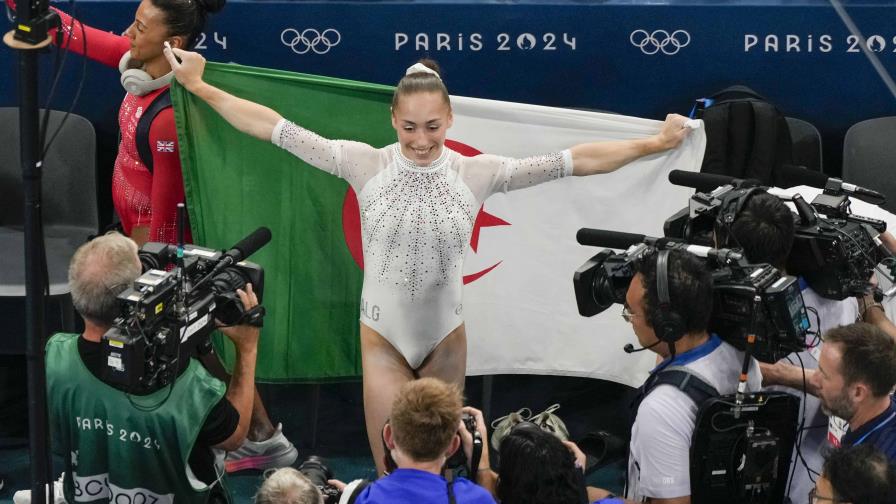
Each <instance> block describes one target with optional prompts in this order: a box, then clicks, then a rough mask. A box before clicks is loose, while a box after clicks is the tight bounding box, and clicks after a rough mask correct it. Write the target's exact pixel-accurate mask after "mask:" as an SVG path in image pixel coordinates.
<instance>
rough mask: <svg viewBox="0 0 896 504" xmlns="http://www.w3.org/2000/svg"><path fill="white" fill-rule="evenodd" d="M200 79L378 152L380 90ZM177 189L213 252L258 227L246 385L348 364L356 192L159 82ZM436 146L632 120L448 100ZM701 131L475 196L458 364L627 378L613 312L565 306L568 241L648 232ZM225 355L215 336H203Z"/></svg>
mask: <svg viewBox="0 0 896 504" xmlns="http://www.w3.org/2000/svg"><path fill="white" fill-rule="evenodd" d="M204 78H205V80H206V81H207V82H209V83H211V84H213V85H215V86H218V87H220V88H222V89H224V90H226V91H228V92H231V93H233V94H235V95H237V96H240V97H242V98H246V99H248V100H251V101H255V102H258V103H262V104H265V105H267V106H270V107H271V108H273V109H275V110H277V111H278V112H279V113H281V114H282V115H283V116H284V117H287V118H289V119H290V120H292V121H293V122H296V123H298V124H299V125H301V126H304V127H306V128H308V129H310V130H312V131H315V132H317V133H319V134H321V135H323V136H324V137H326V138H340V139H352V140H359V141H362V142H366V143H369V144H371V145H374V146H376V147H382V146H385V145H388V144H390V143H393V142H395V132H394V131H393V130H392V128H391V125H390V122H389V114H390V112H389V104H390V102H391V97H392V88H391V87H388V86H381V85H376V84H368V83H361V82H354V81H346V80H341V79H333V78H327V77H319V76H311V75H302V74H295V73H291V72H282V71H276V70H264V69H257V68H249V67H243V66H238V65H222V64H215V63H209V64H208V65H207V67H206V70H205V75H204ZM172 98H173V101H174V104H175V111H176V118H177V124H178V132H179V133H178V134H179V141H180V152H181V159H182V161H183V169H184V184H185V186H186V192H187V198H188V202H189V208H190V219H191V224H192V226H193V237H194V240H195V241H196V243H199V244H204V245H207V246H212V247H218V248H224V247H228V246H229V245H231V244H233V243H235V242H236V241H237V240H239V239H240V238H241V237H242V236H244V235H245V234H248V233H249V232H250V231H252V230H254V229H255V228H256V227H258V226H260V225H265V226H268V227H270V228H271V231H272V234H273V237H274V238H273V240H272V242H271V244H269V245H268V246H267V247H265V248H264V249H262V250H261V251H260V252H258V253H257V254H255V255H254V256H253V257H252V258H251V260H253V261H255V262H258V263H260V264H261V265H263V266H264V268H265V271H266V275H267V278H266V282H265V286H264V305H265V306H266V307H267V311H268V316H267V317H266V319H265V327H264V331H263V333H262V338H261V342H260V344H259V354H258V355H259V357H258V370H257V376H258V378H259V379H261V380H268V381H278V380H280V381H285V380H290V381H292V380H308V379H313V380H320V379H333V378H340V377H347V376H357V375H359V374H360V371H361V369H360V355H359V344H358V314H359V303H360V290H361V278H362V272H361V267H362V260H361V241H360V240H361V238H360V224H359V223H360V219H359V217H358V213H357V200H356V199H355V197H354V194H353V193H352V191H351V189H350V187H349V186H348V184H347V183H346V182H344V181H343V180H341V179H338V178H336V177H334V176H331V175H328V174H326V173H323V172H321V171H319V170H317V169H314V168H312V167H310V166H308V165H306V164H305V163H304V162H302V161H301V160H299V159H297V158H295V157H293V156H292V155H290V154H288V153H287V152H285V151H282V150H281V149H279V148H277V147H275V146H274V145H272V144H270V143H268V142H263V141H259V140H255V139H253V138H251V137H249V136H247V135H244V134H242V133H239V132H238V131H236V130H235V129H234V128H232V127H231V126H229V125H228V124H227V123H226V122H225V121H224V120H223V119H222V118H221V117H220V116H218V115H217V114H216V113H215V112H214V111H212V110H211V108H210V107H208V106H207V105H205V104H204V103H202V102H201V101H200V100H198V99H197V98H195V97H193V96H192V95H190V94H189V93H187V92H186V91H185V90H184V89H183V88H181V87H179V86H173V87H172ZM452 106H453V109H454V126H453V127H452V128H451V129H450V130H449V131H448V138H449V142H448V145H449V146H451V147H452V148H454V149H455V150H458V151H459V152H461V153H462V154H465V155H475V154H476V153H477V152H486V153H491V154H500V155H507V156H514V157H521V156H527V155H532V154H540V153H547V152H552V151H558V150H561V149H564V148H567V147H569V146H571V145H575V144H577V143H581V142H586V141H593V140H605V139H623V138H640V137H645V136H648V135H650V134H653V133H655V132H656V131H657V130H658V129H659V126H660V124H661V123H659V122H657V121H652V120H646V119H637V118H631V117H624V116H617V115H609V114H598V113H592V112H583V111H571V110H565V109H556V108H549V107H538V106H532V105H523V104H517V103H508V102H499V101H489V100H478V99H473V98H464V97H452ZM704 147H705V136H704V135H703V132H702V130H697V131H695V132H694V133H692V134H691V135H690V136H689V138H688V140H687V141H686V142H685V144H684V145H682V146H681V147H680V148H678V149H676V150H675V151H673V152H671V153H668V154H665V155H655V156H651V157H650V158H645V159H643V160H641V161H638V162H636V163H633V164H631V165H630V166H627V167H625V168H624V169H621V170H619V171H617V172H614V173H611V174H608V175H601V176H595V177H589V178H580V177H571V178H569V179H564V180H560V181H556V182H551V183H547V184H542V185H540V186H537V187H534V188H530V189H525V190H522V191H516V192H511V193H507V194H498V195H495V196H493V197H492V198H490V199H488V200H487V201H486V202H485V204H484V205H483V208H482V210H481V211H480V213H479V215H478V216H477V219H476V226H475V229H474V231H473V237H472V240H471V247H470V249H469V250H468V254H467V259H466V265H465V283H466V284H467V285H466V287H465V292H464V317H465V320H466V327H467V338H468V342H469V352H468V355H469V358H468V372H469V373H470V374H486V373H489V374H490V373H542V374H545V373H549V374H569V375H580V376H591V377H597V378H604V379H610V380H614V381H618V382H622V383H627V384H630V385H636V384H638V383H640V382H641V381H642V380H643V376H644V373H645V372H646V370H647V369H649V368H650V364H651V363H652V362H653V358H654V357H653V356H654V354H652V353H650V352H644V353H641V354H636V355H626V354H624V353H623V352H622V346H623V345H624V344H625V343H627V342H635V339H634V335H633V333H632V330H631V327H630V326H629V325H628V324H627V323H625V322H624V321H623V320H622V318H621V317H620V316H619V312H620V310H621V307H620V306H614V307H612V308H610V309H609V310H607V311H606V312H604V313H602V314H600V315H598V316H595V317H593V318H583V317H581V316H579V315H578V312H577V311H576V304H575V298H574V295H573V290H572V275H573V272H574V271H575V269H576V268H578V267H579V265H580V264H581V263H583V262H584V261H585V260H586V259H588V258H589V257H591V256H592V255H594V254H595V253H597V252H598V250H597V249H594V248H590V247H582V246H580V245H578V244H577V243H576V242H575V233H576V231H577V230H578V228H580V227H595V228H603V229H613V230H619V231H626V232H633V233H643V234H648V235H652V236H659V235H661V234H662V223H663V221H664V220H665V218H666V217H667V216H669V215H671V214H672V213H674V212H675V211H676V210H678V209H679V208H681V207H683V206H685V205H686V203H687V198H688V196H689V194H690V190H688V189H685V188H678V187H675V186H672V185H670V184H669V183H668V181H667V179H666V175H667V173H668V171H669V170H671V169H685V170H697V169H699V166H700V163H701V161H702V157H703V149H704ZM218 347H219V349H221V350H222V353H223V355H224V358H225V360H226V361H229V362H232V360H233V352H232V349H230V348H229V345H224V344H222V342H221V341H218Z"/></svg>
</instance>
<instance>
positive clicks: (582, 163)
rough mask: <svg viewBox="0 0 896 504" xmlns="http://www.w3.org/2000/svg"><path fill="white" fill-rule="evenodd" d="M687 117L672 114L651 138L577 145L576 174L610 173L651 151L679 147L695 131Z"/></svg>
mask: <svg viewBox="0 0 896 504" xmlns="http://www.w3.org/2000/svg"><path fill="white" fill-rule="evenodd" d="M686 121H687V118H686V117H684V116H680V115H678V114H669V115H667V116H666V121H665V122H664V123H663V128H662V129H661V130H660V132H659V133H657V134H656V135H653V136H651V137H648V138H639V139H634V140H611V141H606V142H590V143H584V144H579V145H576V146H575V147H572V148H571V149H570V152H572V166H573V169H572V174H573V175H576V176H580V177H581V176H585V175H595V174H598V173H607V172H611V171H613V170H616V169H617V168H621V167H623V166H625V165H626V164H628V163H631V162H632V161H634V160H636V159H638V158H640V157H643V156H648V155H650V154H656V153H658V152H663V151H666V150H669V149H672V148H674V147H677V146H678V145H679V144H680V143H681V141H682V140H684V137H685V136H687V134H688V133H689V132H690V131H691V129H690V128H688V127H686V126H685V123H686Z"/></svg>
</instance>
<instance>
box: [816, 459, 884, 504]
mask: <svg viewBox="0 0 896 504" xmlns="http://www.w3.org/2000/svg"><path fill="white" fill-rule="evenodd" d="M809 502H810V503H812V504H814V503H816V502H819V503H823V502H831V503H834V504H859V503H861V504H893V503H894V502H896V468H894V466H893V464H892V463H889V462H888V461H887V457H886V456H885V455H884V454H883V453H881V452H880V450H878V449H877V448H875V447H873V446H870V445H861V446H854V447H845V448H838V449H836V450H833V451H832V452H831V453H829V454H828V456H827V459H826V460H825V462H824V469H823V470H822V473H821V475H820V476H819V477H818V481H816V482H815V488H813V489H812V493H811V494H809Z"/></svg>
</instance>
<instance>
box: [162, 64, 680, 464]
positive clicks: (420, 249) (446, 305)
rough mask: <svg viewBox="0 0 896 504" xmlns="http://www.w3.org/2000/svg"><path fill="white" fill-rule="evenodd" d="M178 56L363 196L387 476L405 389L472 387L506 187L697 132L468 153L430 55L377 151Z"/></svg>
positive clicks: (217, 95) (379, 448)
mask: <svg viewBox="0 0 896 504" xmlns="http://www.w3.org/2000/svg"><path fill="white" fill-rule="evenodd" d="M175 54H176V55H177V56H178V57H179V58H180V59H181V62H178V61H177V60H176V59H175V57H174V56H175ZM166 56H168V59H169V62H170V63H171V66H172V68H173V69H174V75H175V77H176V78H177V79H178V81H180V82H181V84H183V86H184V87H185V88H186V89H188V90H189V91H190V92H192V93H193V94H195V95H196V96H198V97H199V98H201V99H202V100H204V101H206V102H207V103H208V104H209V105H210V106H211V107H212V108H214V109H215V111H217V112H218V113H219V114H221V116H222V117H224V118H225V119H226V120H227V121H228V122H229V123H230V124H232V125H233V126H234V127H236V128H237V129H239V130H241V131H243V132H245V133H247V134H250V135H253V136H255V137H257V138H260V139H263V140H270V141H271V142H273V143H274V144H276V145H278V146H280V147H282V148H284V149H287V150H288V151H290V152H291V153H293V154H295V155H296V156H298V157H300V158H302V159H303V160H304V161H306V162H307V163H309V164H311V165H313V166H316V167H318V168H320V169H322V170H324V171H327V172H329V173H331V174H333V175H336V176H338V177H342V178H343V179H345V180H347V181H348V182H349V183H350V184H351V185H352V187H353V188H354V190H355V193H356V194H357V195H358V202H359V206H360V210H361V229H362V238H363V247H364V266H365V267H364V287H363V291H362V299H361V301H360V303H361V310H360V312H361V316H360V322H361V323H360V335H361V360H362V368H363V380H364V414H365V418H366V423H367V434H368V438H369V441H370V447H371V450H372V451H373V454H374V461H375V462H376V464H377V469H378V471H379V472H382V471H383V468H384V464H383V454H384V451H383V443H382V442H381V432H382V428H383V424H384V423H385V420H386V418H388V416H389V410H390V409H391V406H392V401H393V400H394V398H395V394H396V393H397V392H398V390H399V389H400V388H401V386H402V385H403V384H404V383H406V382H407V381H410V380H413V379H415V378H419V377H423V376H432V377H436V378H440V379H442V380H445V381H449V382H454V383H457V384H458V385H460V386H461V387H462V386H463V380H464V376H465V371H466V349H467V345H466V332H465V330H464V325H463V317H462V313H463V306H462V304H461V302H462V300H461V291H462V278H463V276H462V266H463V259H464V253H465V250H466V247H467V244H468V243H469V240H470V235H471V233H472V229H473V223H474V220H475V216H476V211H477V210H478V208H479V207H480V205H481V203H482V202H483V201H484V200H485V199H486V198H488V196H489V195H491V194H493V193H495V192H498V191H509V190H513V189H520V188H523V187H530V186H532V185H535V184H539V183H542V182H547V181H550V180H554V179H558V178H560V177H564V176H569V175H577V176H583V175H592V174H599V173H606V172H609V171H613V170H615V169H617V168H619V167H621V166H623V165H625V164H627V163H629V162H630V161H633V160H635V159H637V158H639V157H641V156H645V155H648V154H653V153H656V152H661V151H664V150H667V149H671V148H673V147H675V146H677V145H678V144H679V143H680V142H681V140H682V139H683V138H684V137H685V135H687V132H688V131H689V129H688V128H685V127H684V125H685V121H686V118H684V117H682V116H679V115H671V114H670V115H669V116H667V117H666V121H665V123H664V124H663V126H662V129H661V130H660V131H659V132H658V133H657V134H656V135H654V136H652V137H649V138H643V139H636V140H620V141H610V142H592V143H587V144H581V145H577V146H574V147H572V148H570V149H568V150H565V151H562V152H558V153H554V154H549V155H545V156H535V157H531V158H526V159H511V158H504V157H499V156H493V155H479V156H476V157H473V158H466V157H463V156H460V155H458V154H457V153H455V152H453V151H451V150H450V149H447V148H445V147H444V143H445V136H446V132H447V130H448V128H450V127H451V123H452V121H453V117H452V114H451V103H450V99H449V96H448V91H447V90H446V89H445V86H444V84H443V83H442V81H441V78H440V77H439V73H438V70H437V67H435V65H434V62H428V61H427V62H421V63H425V64H421V63H417V64H415V65H413V66H412V67H411V68H409V69H408V71H407V73H406V75H405V77H403V78H402V79H401V81H400V82H399V83H398V86H397V88H396V90H395V95H394V97H393V100H392V126H393V127H394V128H395V131H396V133H397V135H398V142H397V143H396V144H393V145H390V146H387V147H384V148H382V149H376V148H373V147H371V146H369V145H366V144H362V143H359V142H352V141H345V140H327V139H324V138H322V137H320V136H319V135H317V134H315V133H312V132H310V131H308V130H306V129H304V128H301V127H300V126H297V125H295V124H293V123H291V122H289V121H287V120H285V119H283V118H282V117H281V116H280V114H278V113H277V112H275V111H273V110H271V109H269V108H267V107H264V106H262V105H258V104H256V103H253V102H250V101H247V100H243V99H241V98H237V97H235V96H233V95H230V94H228V93H225V92H224V91H221V90H220V89H217V88H215V87H213V86H211V85H209V84H207V83H205V82H203V81H202V71H203V69H204V66H205V60H204V58H203V57H202V56H200V55H199V54H196V53H192V52H187V51H181V50H179V49H174V51H173V52H172V51H166ZM393 455H396V454H395V453H393Z"/></svg>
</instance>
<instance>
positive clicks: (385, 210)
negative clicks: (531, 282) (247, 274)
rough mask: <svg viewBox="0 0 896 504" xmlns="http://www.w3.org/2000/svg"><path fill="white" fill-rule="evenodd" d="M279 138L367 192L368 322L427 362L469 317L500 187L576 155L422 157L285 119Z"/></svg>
mask: <svg viewBox="0 0 896 504" xmlns="http://www.w3.org/2000/svg"><path fill="white" fill-rule="evenodd" d="M271 141H272V142H273V143H274V144H276V145H278V146H280V147H282V148H284V149H286V150H288V151H289V152H291V153H293V154H295V155H296V156H298V157H300V158H302V160H304V161H305V162H307V163H308V164H310V165H312V166H316V167H317V168H320V169H321V170H324V171H326V172H327V173H330V174H333V175H336V176H338V177H340V178H343V179H345V180H346V181H348V182H349V183H350V184H351V186H352V188H353V189H354V190H355V193H356V194H357V195H358V204H359V207H360V210H361V232H362V237H363V240H362V242H363V244H364V288H363V291H362V293H361V323H362V324H365V325H367V326H369V327H370V328H371V329H373V330H375V331H376V332H378V333H380V334H381V335H382V336H383V337H384V338H385V339H386V340H388V341H389V343H391V344H392V346H394V347H395V348H396V349H397V350H398V351H399V352H400V353H401V354H402V355H403V356H404V358H405V359H406V360H407V362H408V364H409V365H410V367H411V368H412V369H417V368H418V367H420V364H422V363H423V360H424V359H425V358H426V357H427V356H428V355H429V354H430V352H432V350H433V349H434V348H435V347H436V346H437V345H438V344H439V343H440V342H441V341H442V339H444V338H445V336H448V334H450V333H451V331H453V330H454V329H456V328H457V327H459V326H460V325H461V323H462V322H463V317H462V310H463V307H462V304H461V290H462V287H463V285H462V277H463V274H462V271H463V260H464V253H465V252H466V248H467V245H468V244H469V243H470V235H471V233H472V232H473V222H474V220H475V218H476V212H477V210H478V209H479V207H480V205H481V204H482V202H483V201H485V199H486V198H488V197H489V196H490V195H491V194H493V193H494V192H496V191H509V190H513V189H521V188H524V187H529V186H532V185H535V184H539V183H541V182H547V181H549V180H555V179H558V178H560V177H563V176H566V175H570V174H571V173H572V155H571V154H570V152H569V151H568V150H567V151H563V152H561V153H557V154H551V155H547V156H537V157H531V158H526V159H511V158H504V157H499V156H492V155H480V156H476V157H464V156H461V155H459V154H457V153H456V152H454V151H452V150H450V149H444V148H443V149H441V152H440V153H439V156H438V158H436V159H435V160H434V161H432V162H431V163H429V164H428V165H426V166H420V165H418V164H417V163H416V162H415V161H414V160H412V159H408V158H407V157H405V156H404V155H403V154H402V153H401V148H400V147H399V145H398V144H392V145H389V146H387V147H384V148H382V149H375V148H373V147H371V146H369V145H367V144H363V143H359V142H350V141H344V140H327V139H324V138H322V137H321V136H319V135H317V134H315V133H312V132H311V131H308V130H306V129H304V128H301V127H299V126H296V125H295V124H293V123H291V122H289V121H287V120H285V119H284V120H281V121H280V122H279V123H278V124H277V126H276V127H275V128H274V132H273V136H272V137H271Z"/></svg>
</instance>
